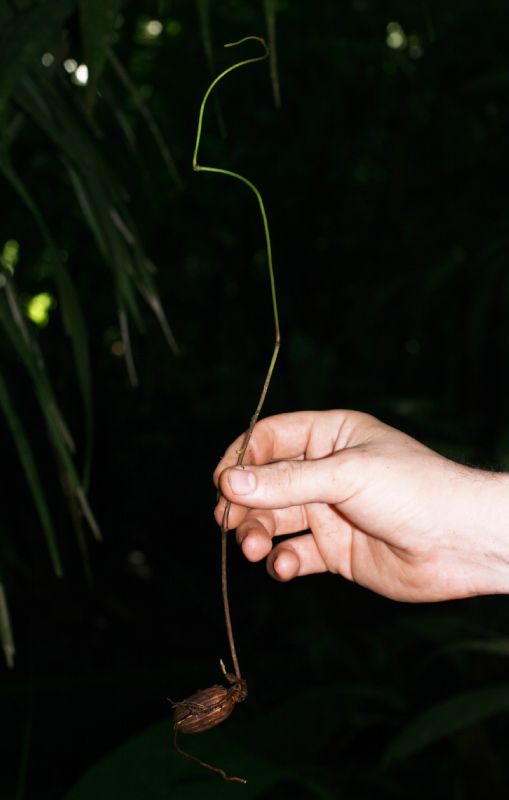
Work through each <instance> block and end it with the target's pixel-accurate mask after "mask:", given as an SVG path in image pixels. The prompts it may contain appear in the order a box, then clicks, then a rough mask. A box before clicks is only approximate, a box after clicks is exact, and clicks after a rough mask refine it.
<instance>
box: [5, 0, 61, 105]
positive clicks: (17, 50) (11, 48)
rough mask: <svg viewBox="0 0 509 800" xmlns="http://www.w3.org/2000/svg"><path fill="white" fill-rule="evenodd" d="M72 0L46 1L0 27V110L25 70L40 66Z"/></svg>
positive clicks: (18, 14) (20, 13)
mask: <svg viewBox="0 0 509 800" xmlns="http://www.w3.org/2000/svg"><path fill="white" fill-rule="evenodd" d="M75 5H76V0H47V2H44V3H38V4H37V5H35V6H33V7H32V8H30V9H28V10H27V11H22V12H18V13H17V14H15V15H14V16H12V17H11V19H10V20H9V21H8V22H7V23H6V24H5V25H3V26H2V30H1V33H0V107H1V106H3V105H5V103H6V101H7V99H8V98H9V96H10V94H11V92H12V91H13V89H14V87H15V86H16V84H17V83H18V81H19V80H20V79H21V78H22V77H23V75H24V74H25V73H26V71H27V70H29V69H31V68H32V67H33V66H35V65H37V64H40V58H41V55H42V53H43V51H44V49H45V48H48V47H50V46H51V45H52V44H53V42H54V40H55V39H56V37H57V35H58V34H59V31H60V29H61V26H62V23H63V22H64V20H65V19H66V18H67V17H68V16H69V14H70V13H71V12H72V10H73V8H74V6H75Z"/></svg>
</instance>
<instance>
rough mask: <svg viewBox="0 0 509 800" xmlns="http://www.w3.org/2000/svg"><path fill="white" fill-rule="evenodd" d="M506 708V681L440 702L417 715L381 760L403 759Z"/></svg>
mask: <svg viewBox="0 0 509 800" xmlns="http://www.w3.org/2000/svg"><path fill="white" fill-rule="evenodd" d="M507 711H509V684H507V683H502V684H498V685H495V686H486V687H484V688H483V689H477V690H476V691H473V692H465V693H463V694H459V695H455V696H454V697H451V698H449V699H448V700H445V701H444V702H443V703H439V704H438V705H436V706H433V707H432V708H430V709H428V710H427V711H425V712H424V713H423V714H420V715H419V716H418V717H416V718H415V719H414V720H413V722H411V723H410V725H408V726H407V727H406V728H404V729H403V730H402V731H401V733H400V734H399V735H398V736H397V737H396V739H394V741H393V742H392V743H391V744H390V745H389V747H388V748H387V750H386V752H385V755H384V757H383V764H384V765H385V766H388V765H389V764H393V763H394V762H397V761H403V760H404V759H405V758H408V757H409V756H411V755H414V754H415V753H418V752H419V751H420V750H423V749H424V748H425V747H428V745H430V744H433V743H434V742H437V741H439V740H440V739H444V738H446V737H447V736H451V735H452V734H454V733H457V732H458V731H461V730H463V728H466V727H467V726H468V725H472V724H474V723H476V722H481V721H482V720H484V719H488V718H489V717H493V716H495V715H496V714H503V713H504V712H507Z"/></svg>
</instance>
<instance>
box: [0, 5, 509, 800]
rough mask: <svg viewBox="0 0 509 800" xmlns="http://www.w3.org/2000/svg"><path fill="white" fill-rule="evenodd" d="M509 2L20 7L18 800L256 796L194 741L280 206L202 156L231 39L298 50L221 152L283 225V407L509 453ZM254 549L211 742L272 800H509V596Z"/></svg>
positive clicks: (14, 762)
mask: <svg viewBox="0 0 509 800" xmlns="http://www.w3.org/2000/svg"><path fill="white" fill-rule="evenodd" d="M508 16H509V9H508V7H507V4H505V3H502V2H501V0H490V2H488V3H486V4H484V5H483V6H482V7H481V6H480V4H479V3H474V2H473V0H467V2H460V1H459V0H450V1H449V2H447V3H446V4H441V3H438V2H435V0H423V2H418V3H412V4H409V3H404V2H403V1H402V0H394V2H389V0H387V2H383V3H381V2H377V3H375V2H373V0H344V2H342V3H337V2H332V0H330V1H329V0H324V1H323V2H322V3H320V6H319V11H318V10H316V9H315V8H314V7H313V9H311V7H310V6H309V4H306V3H303V2H293V3H287V2H283V1H282V0H275V1H274V2H268V0H259V1H257V2H248V1H247V0H215V2H213V3H212V2H208V3H207V2H201V0H197V2H196V3H189V2H184V0H150V1H149V0H144V2H143V3H139V2H138V3H135V2H134V1H133V0H124V2H123V3H119V2H117V1H116V0H114V1H113V0H112V1H111V2H105V3H96V2H88V0H83V2H82V3H78V2H77V1H76V2H73V0H68V1H67V0H66V1H65V2H64V0H51V2H49V1H47V2H43V0H40V1H39V2H35V1H34V0H16V2H14V0H11V1H10V2H7V0H3V2H0V41H1V43H2V47H0V119H1V123H2V124H1V126H0V131H1V133H0V171H1V173H2V176H3V180H2V184H1V189H0V191H1V193H2V195H1V196H2V201H3V202H2V209H3V212H2V226H1V230H2V237H3V238H2V240H0V256H1V264H2V267H1V273H0V284H1V285H0V324H1V326H2V332H3V333H4V334H5V335H4V336H2V338H1V339H0V348H1V358H2V368H1V371H0V373H1V374H0V405H1V408H2V413H3V418H2V421H1V422H0V427H1V428H2V433H3V434H4V435H3V436H2V443H3V447H2V452H1V454H0V468H1V470H2V475H4V476H5V477H4V488H7V491H4V502H3V504H2V518H1V520H0V529H1V536H0V597H1V604H0V627H1V630H2V634H3V635H4V641H5V643H6V647H7V648H9V652H10V653H11V656H10V657H11V658H12V655H13V642H12V631H11V630H10V622H9V619H11V620H12V623H13V626H14V633H15V638H16V644H17V656H16V669H15V670H10V671H7V670H5V672H4V680H3V681H2V683H1V684H0V694H1V698H0V702H1V707H2V725H3V728H2V741H3V747H2V754H3V757H4V760H5V765H4V769H3V771H2V777H3V778H4V780H3V786H2V789H1V790H0V797H1V798H2V800H3V798H13V797H16V798H17V800H21V799H22V798H24V797H30V798H34V800H39V798H56V797H62V796H63V795H64V794H65V792H66V791H67V792H69V797H85V796H92V795H93V796H97V797H101V795H102V794H103V795H104V794H106V792H107V793H108V795H111V794H112V793H120V791H121V792H122V794H123V795H125V796H126V797H127V796H133V797H134V796H143V797H144V798H150V797H152V796H162V795H164V796H174V797H182V798H183V797H192V796H200V797H205V796H207V794H206V793H207V792H209V793H210V796H217V794H218V793H222V792H224V793H225V795H226V793H227V792H229V791H230V790H232V791H235V790H236V791H243V789H240V788H239V787H237V788H236V789H235V787H230V786H225V785H223V784H222V783H221V782H220V781H219V779H217V778H216V776H213V775H207V774H203V773H202V772H201V771H200V770H198V768H194V767H192V765H190V764H187V763H185V762H184V763H182V762H180V761H177V759H176V758H175V755H174V753H173V752H172V749H171V736H170V732H171V725H170V720H169V713H168V705H167V703H166V700H165V698H166V697H167V696H168V695H169V696H171V697H175V698H178V697H181V696H182V697H184V696H186V695H188V694H189V693H190V691H193V690H195V689H196V687H197V686H205V685H209V684H210V683H211V682H212V681H211V679H212V680H213V679H214V676H216V675H217V678H215V679H216V680H218V679H219V673H218V662H219V658H221V657H224V656H225V653H226V647H227V644H226V641H225V636H224V631H223V621H222V611H221V604H220V594H219V553H218V546H219V537H218V535H217V531H216V528H215V525H214V522H213V519H212V515H211V511H212V507H213V503H214V490H213V487H212V486H211V483H210V474H211V471H212V469H213V467H214V466H215V463H216V462H217V460H218V458H219V457H220V455H221V453H222V452H223V450H224V448H225V446H226V444H227V443H228V442H229V441H231V439H232V438H233V437H234V436H235V435H237V433H238V432H239V430H242V429H243V428H244V427H245V426H246V424H247V422H248V419H249V416H250V414H251V412H252V407H253V402H254V401H255V400H256V397H257V394H258V391H259V384H260V377H261V376H262V375H263V372H264V368H265V364H266V361H267V355H268V354H269V353H270V345H271V338H272V325H271V322H270V319H271V318H270V313H271V310H270V303H269V300H268V293H267V280H266V265H265V263H264V256H263V232H262V231H261V229H260V228H261V226H260V221H259V217H258V213H257V209H256V207H255V203H254V201H253V200H252V198H250V197H249V195H247V196H246V193H245V192H243V190H242V187H237V186H232V185H231V183H230V182H228V181H226V180H225V181H224V183H222V182H221V180H220V178H218V177H212V176H211V177H210V179H209V178H208V177H207V176H200V178H199V180H198V179H195V177H194V176H193V175H192V173H191V168H190V162H191V156H192V146H193V143H194V134H195V125H196V116H197V110H198V105H199V102H200V100H201V97H202V94H203V90H204V88H205V87H206V85H207V83H208V80H209V75H210V73H213V72H217V71H219V70H220V69H222V68H224V67H225V66H227V65H228V64H229V63H231V54H228V51H223V49H222V44H223V43H224V42H228V41H235V40H236V39H239V38H241V37H242V36H245V35H249V34H261V35H265V36H266V37H267V38H268V39H272V40H273V42H274V37H275V40H276V44H277V47H276V48H275V49H274V48H273V52H276V51H277V63H276V62H275V61H274V60H273V61H272V62H271V64H263V65H254V66H253V67H252V68H250V70H251V71H250V73H249V75H248V74H247V72H246V74H245V75H243V76H242V79H239V80H238V81H235V80H232V81H231V82H229V83H228V85H226V84H225V86H224V87H221V89H220V90H219V92H218V97H217V102H216V103H215V109H214V113H211V114H210V115H209V118H208V120H207V123H206V130H205V131H204V140H203V149H204V159H205V158H206V160H207V162H210V163H214V164H216V163H217V164H218V166H221V165H222V166H224V167H225V168H227V169H233V170H237V169H238V170H239V171H240V172H241V173H242V174H245V175H246V176H247V177H248V178H252V179H253V180H254V181H255V183H256V184H257V185H258V186H259V187H260V189H261V191H262V193H263V196H264V198H265V200H266V203H267V206H268V212H269V214H270V219H271V229H272V236H273V246H274V256H275V267H276V271H277V281H278V288H279V297H280V305H281V315H282V330H283V348H282V354H281V360H280V363H279V364H278V368H277V371H276V375H275V378H274V383H273V385H272V386H271V392H270V395H269V398H268V405H267V408H266V413H273V412H276V411H282V410H285V411H286V410H293V409H299V408H303V407H314V408H327V407H334V406H336V407H337V406H346V407H348V406H351V407H356V408H362V409H365V410H367V411H370V412H372V413H375V414H377V415H379V416H381V417H382V418H383V419H384V420H386V421H388V422H389V423H391V424H394V425H396V426H398V427H400V428H403V429H404V430H406V431H408V432H409V433H411V434H412V435H415V436H417V437H419V438H421V439H423V440H424V441H426V442H427V443H428V444H430V445H431V446H433V447H435V448H436V449H438V450H440V451H441V452H444V453H446V454H448V455H450V456H451V457H454V458H457V459H459V460H463V461H467V462H468V463H471V464H477V465H481V466H488V467H495V468H507V465H508V464H509V422H508V416H507V408H506V406H507V403H506V395H507V387H508V369H507V364H508V362H509V324H508V320H509V316H508V313H507V309H508V306H509V273H508V271H507V269H506V260H507V250H508V244H509V233H508V232H509V227H508V219H509V199H508V195H507V181H506V177H505V176H506V172H507V170H508V169H509V155H508V153H509V149H508V143H507V126H508V123H509V102H508V90H509V87H508V80H509V75H508V69H507V47H506V42H505V31H506V30H507V22H508ZM66 64H67V66H66ZM85 65H86V66H87V69H88V74H87V73H86V72H85V71H84V69H81V70H80V71H79V72H78V68H80V67H84V66H85ZM85 79H86V81H85ZM278 92H279V94H278ZM279 96H280V101H281V108H280V109H278V108H277V107H276V104H277V100H278V97H279ZM275 100H276V103H275V102H274V101H275ZM154 265H157V266H158V274H157V276H155V275H154ZM156 281H157V286H156ZM38 297H39V298H40V297H42V298H43V300H42V301H41V300H39V301H38V305H37V303H36V305H35V308H36V309H37V308H38V309H39V311H38V312H37V311H36V312H35V316H36V318H37V319H39V320H40V322H37V321H36V320H34V305H33V301H34V299H35V298H38ZM140 301H141V302H140ZM144 304H145V306H147V305H148V308H149V310H150V311H151V312H153V313H146V312H145V311H144V309H143V305H144ZM163 306H164V309H165V311H166V313H167V315H168V319H170V320H171V322H172V327H173V329H174V330H175V333H176V337H177V338H178V342H179V347H180V357H179V358H178V359H176V358H174V357H173V355H172V353H171V352H170V350H169V349H168V346H167V343H169V344H170V346H171V349H173V350H175V341H174V339H173V334H172V331H171V330H170V328H169V327H168V323H167V321H166V315H165V314H164V313H163ZM30 309H31V311H30ZM161 326H162V329H163V333H164V335H165V337H166V341H165V340H164V337H163V336H160V335H158V328H160V327H161ZM131 328H134V330H135V331H136V332H135V333H134V335H133V331H132V330H131ZM137 331H141V332H145V333H146V334H147V335H146V336H144V337H142V336H140V335H138V333H137ZM126 368H127V369H126ZM130 384H137V388H136V391H132V389H131V387H130ZM92 409H93V413H92ZM92 421H93V424H92ZM92 444H93V447H92ZM92 452H93V453H94V458H93V461H92ZM20 464H21V465H22V467H23V469H20V468H19V465H20ZM63 497H65V498H66V499H67V502H64V501H63ZM92 509H93V511H92ZM96 520H97V522H96ZM85 523H86V524H85ZM99 526H100V530H101V531H102V534H103V541H102V542H101V544H100V545H99V544H97V545H96V544H95V543H94V542H93V541H91V542H90V544H88V543H87V539H89V538H90V537H88V534H87V532H86V528H87V527H88V528H91V529H92V530H94V531H95V533H96V536H97V534H98V530H99ZM41 528H42V530H43V532H44V533H45V539H44V538H43V537H42V536H41V534H40V531H41ZM72 529H74V531H75V533H76V535H77V540H76V543H75V539H74V538H73V536H72V535H68V533H69V532H70V530H72ZM48 547H49V552H50V556H51V557H48ZM78 553H81V556H82V557H81V558H80V557H77V554H78ZM83 559H85V561H84V563H85V565H86V570H85V574H84V571H83ZM231 560H232V570H231V585H232V607H233V615H234V624H235V627H236V630H237V636H238V646H239V655H240V659H241V664H242V666H243V670H244V672H245V674H246V677H247V679H248V682H249V687H250V696H249V699H248V701H247V702H246V703H244V704H242V706H240V707H239V708H238V710H236V712H235V715H234V716H233V717H232V718H231V719H230V720H229V721H228V722H227V723H226V724H225V726H224V727H223V728H221V729H220V730H217V731H212V732H210V734H209V733H207V734H203V736H201V737H196V739H194V738H193V741H192V742H190V743H189V747H190V748H194V749H195V751H196V752H198V751H199V752H200V754H201V755H202V756H203V757H204V758H206V759H207V760H211V761H213V760H214V759H215V758H216V757H217V761H218V763H220V764H221V765H223V764H224V766H229V768H231V769H232V771H235V772H237V773H241V772H242V770H244V769H245V771H246V777H247V778H248V780H249V783H248V785H247V787H246V788H247V791H248V792H250V793H251V794H250V796H252V797H260V798H269V797H277V798H285V797H291V798H294V799H296V800H298V798H308V797H355V798H356V800H363V798H366V799H367V798H369V799H370V800H371V798H372V797H374V796H376V797H380V798H407V797H409V796H411V797H413V798H417V799H419V798H425V797H426V798H427V797H428V796H430V795H432V796H433V797H436V798H448V799H449V798H454V799H455V800H463V798H476V797H481V796H483V797H485V796H488V797H490V798H494V799H495V800H496V799H497V798H504V800H505V798H506V797H507V793H508V777H509V776H508V774H507V761H506V758H505V752H506V749H507V745H508V743H509V726H508V718H507V687H506V685H505V683H504V681H505V680H506V671H507V661H506V658H507V637H508V635H509V632H508V612H509V606H508V601H507V598H479V599H472V600H468V601H462V602H457V603H451V604H440V605H439V606H409V607H406V606H404V605H401V604H395V603H393V602H390V601H386V600H384V599H383V598H378V597H376V596H374V595H371V594H370V593H368V592H366V591H364V590H361V589H360V588H358V587H356V586H351V585H347V584H345V583H344V582H342V581H339V580H338V579H337V578H334V577H333V576H317V577H312V578H306V579H305V580H303V581H300V582H299V581H297V582H295V583H294V584H291V585H279V584H274V583H273V582H271V581H269V580H268V579H267V577H266V575H265V573H264V570H263V568H261V567H260V566H253V565H250V564H247V563H246V562H245V561H244V560H243V559H242V558H241V557H240V555H238V554H237V553H236V552H235V550H234V549H233V548H232V559H231ZM51 562H53V563H51ZM60 567H62V568H63V578H62V579H61V580H58V581H57V580H55V578H54V572H55V571H57V572H59V571H60ZM5 598H7V600H8V601H9V606H10V614H9V612H8V610H7V605H6V603H5ZM163 719H167V722H161V720H163ZM142 731H145V732H144V733H143V732H142ZM165 731H166V733H165ZM140 732H142V733H140ZM126 741H127V744H126V745H122V743H123V742H126ZM186 745H187V741H186ZM166 748H167V749H166ZM108 753H110V755H107V754H108ZM81 774H83V777H82V778H81V779H80V778H79V776H80V775H81ZM71 786H72V787H73V788H70V787H71ZM118 787H120V791H119V789H118ZM129 792H130V794H129ZM193 793H194V794H193ZM197 793H199V794H197Z"/></svg>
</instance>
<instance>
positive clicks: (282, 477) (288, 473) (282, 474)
mask: <svg viewBox="0 0 509 800" xmlns="http://www.w3.org/2000/svg"><path fill="white" fill-rule="evenodd" d="M300 477H301V469H300V464H298V463H297V462H294V461H281V462H280V464H279V465H278V482H279V486H280V488H281V489H283V490H285V491H292V490H295V488H296V487H297V486H298V483H299V481H300Z"/></svg>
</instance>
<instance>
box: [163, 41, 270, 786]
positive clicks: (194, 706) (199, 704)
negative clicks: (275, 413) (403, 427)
mask: <svg viewBox="0 0 509 800" xmlns="http://www.w3.org/2000/svg"><path fill="white" fill-rule="evenodd" d="M251 40H252V41H256V42H259V44H260V45H261V46H262V47H263V49H264V53H263V55H261V56H257V57H254V58H248V59H245V60H243V61H239V62H237V63H235V64H233V65H232V66H231V67H228V69H225V70H224V71H223V72H221V74H220V75H218V76H217V78H215V80H213V81H212V83H211V84H210V86H209V88H208V89H207V91H206V92H205V95H204V97H203V100H202V103H201V107H200V113H199V117H198V130H197V134H196V145H195V148H194V154H193V169H194V171H195V172H215V173H219V174H221V175H228V176H230V177H231V178H235V179H236V180H238V181H241V182H242V183H244V184H245V185H246V186H248V187H249V188H250V189H251V191H252V192H253V193H254V195H255V196H256V199H257V201H258V205H259V208H260V213H261V215H262V220H263V228H264V232H265V241H266V248H267V263H268V270H269V280H270V291H271V299H272V309H273V314H274V327H275V340H274V349H273V351H272V356H271V359H270V363H269V367H268V370H267V374H266V376H265V381H264V384H263V387H262V391H261V394H260V397H259V400H258V404H257V406H256V409H255V412H254V414H253V416H252V417H251V420H250V423H249V427H248V429H247V432H246V435H245V437H244V441H243V443H242V446H241V448H240V450H239V453H238V457H237V466H242V465H243V463H244V458H245V456H246V452H247V449H248V446H249V442H250V440H251V435H252V433H253V429H254V426H255V425H256V422H257V420H258V417H259V416H260V412H261V410H262V407H263V404H264V402H265V397H266V395H267V391H268V388H269V384H270V381H271V378H272V373H273V371H274V366H275V363H276V359H277V356H278V352H279V347H280V341H281V337H280V331H279V316H278V308H277V299H276V287H275V281H274V269H273V265H272V250H271V243H270V233H269V225H268V222H267V214H266V212H265V206H264V204H263V200H262V197H261V195H260V192H259V191H258V189H257V188H256V186H254V184H252V183H251V181H249V180H247V178H244V177H243V176H242V175H239V174H238V173H236V172H231V171H230V170H226V169H219V168H218V167H205V166H202V165H201V164H199V163H198V149H199V146H200V140H201V132H202V125H203V114H204V111H205V105H206V103H207V100H208V98H209V95H210V93H211V92H212V90H213V89H214V87H215V86H216V85H217V83H218V82H219V81H220V80H221V79H222V78H224V77H225V75H228V73H230V72H232V71H233V70H235V69H238V68H239V67H242V66H244V65H246V64H252V63H254V62H255V61H263V60H264V59H266V58H267V57H268V55H269V50H268V48H267V45H266V44H265V41H264V40H263V39H261V38H260V37H258V36H246V37H245V38H243V39H240V40H239V41H238V42H232V43H231V44H226V45H225V47H235V46H237V45H239V44H243V43H244V42H247V41H251ZM230 507H231V504H230V502H227V503H226V505H225V509H224V513H223V519H222V523H221V586H222V596H223V606H224V617H225V624H226V632H227V635H228V643H229V646H230V653H231V658H232V662H233V669H234V672H233V674H232V673H230V672H227V671H226V668H225V666H224V663H223V662H222V661H221V662H220V663H221V670H222V672H223V675H224V676H225V678H226V680H227V681H228V683H229V684H230V686H229V687H228V688H226V687H225V686H212V687H211V688H210V689H202V690H200V691H198V692H196V693H195V694H193V695H191V696H190V697H188V698H187V699H186V700H182V701H180V702H175V703H173V707H174V709H175V714H174V723H173V741H174V745H175V747H176V749H177V751H178V752H179V753H180V754H181V755H183V756H185V757H186V758H189V759H191V760H192V761H196V762H197V763H198V764H200V765H201V766H203V767H206V768H207V769H211V770H213V771H214V772H218V773H219V774H220V775H222V777H223V778H224V779H225V780H228V781H237V782H239V783H245V780H244V779H243V778H237V777H230V776H228V775H226V773H225V772H224V770H222V769H219V768H218V767H213V766H212V765H211V764H207V763H206V762H204V761H202V760H201V759H199V758H197V757H196V756H192V755H191V754H189V753H186V752H185V751H184V750H182V749H181V748H180V747H179V745H178V742H177V736H178V733H179V732H180V733H201V732H202V731H206V730H208V729H209V728H213V727H215V726H216V725H219V724H220V723H221V722H223V720H225V719H226V718H227V717H229V716H230V714H231V712H232V711H233V709H234V708H235V705H236V704H237V703H240V702H241V701H242V700H245V698H246V697H247V684H246V681H245V680H244V678H243V677H242V675H241V672H240V667H239V661H238V658H237V651H236V648H235V640H234V636H233V629H232V622H231V615H230V606H229V600H228V574H227V544H228V517H229V513H230Z"/></svg>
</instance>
